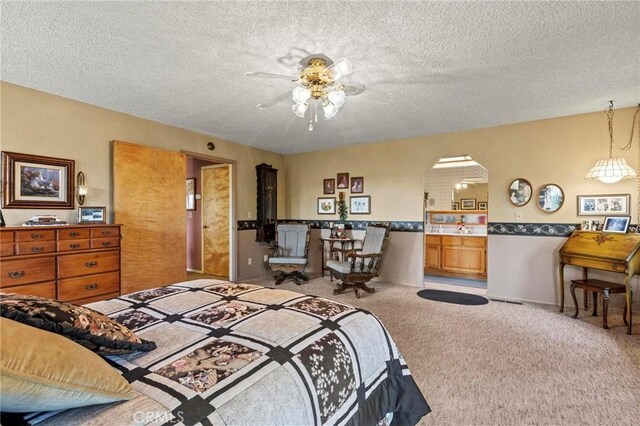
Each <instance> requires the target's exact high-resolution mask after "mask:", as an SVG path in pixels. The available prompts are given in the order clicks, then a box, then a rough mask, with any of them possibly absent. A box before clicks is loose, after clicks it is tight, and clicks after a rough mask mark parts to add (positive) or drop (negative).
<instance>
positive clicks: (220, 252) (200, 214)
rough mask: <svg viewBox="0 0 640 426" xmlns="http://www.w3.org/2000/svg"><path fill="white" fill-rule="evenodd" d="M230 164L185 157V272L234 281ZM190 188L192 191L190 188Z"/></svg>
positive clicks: (195, 275) (231, 168)
mask: <svg viewBox="0 0 640 426" xmlns="http://www.w3.org/2000/svg"><path fill="white" fill-rule="evenodd" d="M233 182H234V179H233V163H226V162H223V161H217V160H214V159H207V158H203V157H195V156H190V155H188V156H187V200H186V204H187V216H186V221H187V271H188V273H189V275H190V278H196V277H198V276H200V275H202V277H215V278H220V279H226V280H230V281H234V280H235V278H236V270H235V256H234V253H235V249H234V247H235V227H234V226H233V224H234V208H233V205H234V204H233V194H234V190H233ZM190 187H191V189H190Z"/></svg>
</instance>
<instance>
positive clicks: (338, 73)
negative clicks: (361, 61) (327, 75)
mask: <svg viewBox="0 0 640 426" xmlns="http://www.w3.org/2000/svg"><path fill="white" fill-rule="evenodd" d="M327 69H328V70H333V76H334V78H335V79H336V80H340V79H341V78H345V77H346V76H348V75H351V74H353V73H354V72H356V71H358V69H359V67H356V66H355V65H354V64H353V62H351V61H350V60H348V59H347V58H340V59H338V60H337V61H335V62H334V63H332V64H331V65H329V66H328V67H327Z"/></svg>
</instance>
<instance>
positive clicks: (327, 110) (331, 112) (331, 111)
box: [322, 102, 338, 120]
mask: <svg viewBox="0 0 640 426" xmlns="http://www.w3.org/2000/svg"><path fill="white" fill-rule="evenodd" d="M322 109H323V110H324V118H325V119H327V120H331V119H332V118H333V117H335V116H336V114H337V113H338V107H337V106H335V105H334V104H332V103H331V102H327V104H326V105H323V106H322Z"/></svg>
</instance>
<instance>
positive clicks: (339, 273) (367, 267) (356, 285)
mask: <svg viewBox="0 0 640 426" xmlns="http://www.w3.org/2000/svg"><path fill="white" fill-rule="evenodd" d="M388 237H389V225H369V226H368V227H367V231H366V233H365V236H364V241H363V242H362V248H358V249H347V250H340V249H334V251H340V252H342V255H343V256H342V261H338V260H328V261H327V268H329V270H330V271H331V274H332V275H333V276H334V277H336V278H337V279H339V280H341V281H340V282H338V283H337V284H336V288H335V289H334V290H333V294H340V293H343V292H344V291H345V289H346V287H353V290H354V291H355V293H356V298H359V297H360V294H359V293H358V290H359V289H360V290H364V291H366V292H367V293H375V291H376V290H375V289H374V288H371V287H369V286H367V282H369V281H371V280H372V279H373V278H375V277H377V276H378V271H379V269H380V262H381V260H382V254H383V253H384V244H385V242H386V240H387V238H388Z"/></svg>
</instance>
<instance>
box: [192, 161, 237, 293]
mask: <svg viewBox="0 0 640 426" xmlns="http://www.w3.org/2000/svg"><path fill="white" fill-rule="evenodd" d="M221 167H228V168H229V270H228V276H229V281H233V280H232V279H231V271H232V270H233V263H234V262H233V256H232V255H231V254H232V253H234V252H235V250H234V241H233V234H234V232H233V223H234V220H233V207H232V206H233V202H232V200H233V195H232V194H233V183H232V182H233V176H234V174H233V169H232V167H231V165H230V164H228V163H222V164H211V165H210V166H204V167H200V182H203V183H204V171H205V170H207V169H219V168H221ZM200 192H201V193H202V194H204V185H203V186H201V187H200ZM201 206H202V208H201V209H200V223H202V224H204V197H202V203H201ZM203 226H204V225H203ZM204 254H205V253H204V228H203V227H200V267H201V268H202V271H203V272H204Z"/></svg>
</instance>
